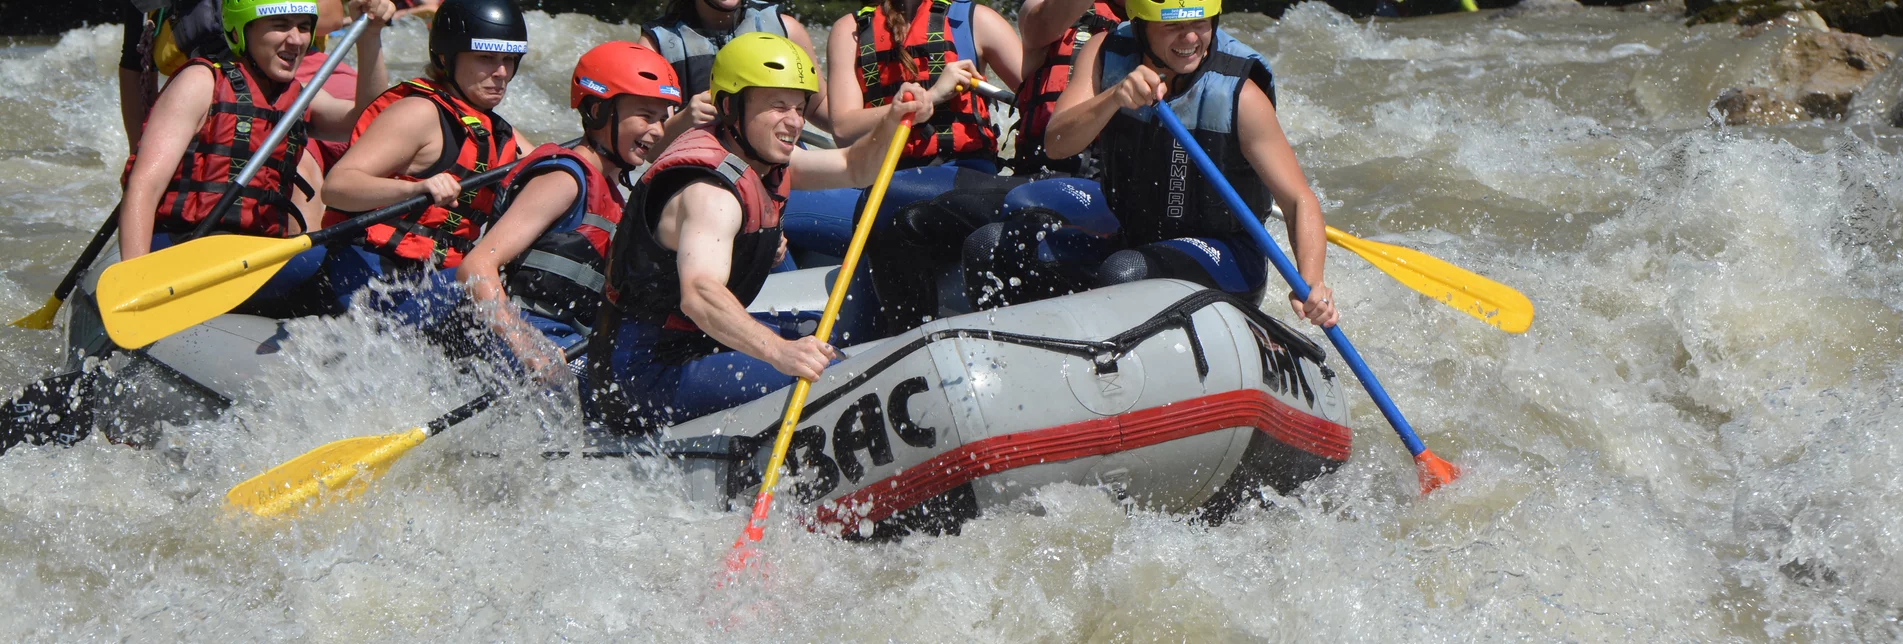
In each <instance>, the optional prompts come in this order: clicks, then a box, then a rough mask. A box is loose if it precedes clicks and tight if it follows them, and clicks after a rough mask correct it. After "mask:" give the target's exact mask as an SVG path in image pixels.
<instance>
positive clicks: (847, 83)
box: [826, 14, 880, 147]
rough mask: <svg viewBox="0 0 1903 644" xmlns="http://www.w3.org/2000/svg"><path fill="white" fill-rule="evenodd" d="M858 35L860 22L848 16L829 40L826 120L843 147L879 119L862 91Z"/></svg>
mask: <svg viewBox="0 0 1903 644" xmlns="http://www.w3.org/2000/svg"><path fill="white" fill-rule="evenodd" d="M858 33H859V23H858V21H856V20H853V17H852V14H847V15H845V16H841V17H840V18H839V20H837V21H834V22H833V29H832V32H831V35H829V36H828V37H827V38H826V89H827V92H826V111H827V114H826V117H827V118H826V120H828V121H830V122H831V123H832V128H833V130H832V132H833V141H835V142H837V143H838V144H839V145H840V147H845V146H846V145H849V144H851V143H852V142H853V141H855V140H857V139H858V138H859V137H862V136H865V135H866V132H868V131H871V130H872V126H873V125H874V124H876V123H878V122H879V116H880V115H879V114H877V113H875V111H874V110H869V109H866V107H865V104H866V96H865V93H864V92H862V91H860V90H859V71H858V69H857V68H858V66H859V40H858Z"/></svg>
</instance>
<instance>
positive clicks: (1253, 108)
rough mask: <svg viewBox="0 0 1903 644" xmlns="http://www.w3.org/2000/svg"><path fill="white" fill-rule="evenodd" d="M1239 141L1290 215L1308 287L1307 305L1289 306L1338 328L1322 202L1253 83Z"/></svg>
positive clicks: (1241, 111)
mask: <svg viewBox="0 0 1903 644" xmlns="http://www.w3.org/2000/svg"><path fill="white" fill-rule="evenodd" d="M1236 113H1237V119H1236V136H1237V137H1238V138H1240V139H1241V140H1242V156H1243V157H1244V158H1247V159H1248V160H1249V165H1250V166H1251V167H1253V168H1255V173H1256V175H1257V176H1259V177H1261V178H1262V182H1263V183H1264V184H1267V185H1268V186H1269V192H1270V194H1273V195H1275V201H1276V204H1277V205H1280V206H1281V207H1282V212H1284V213H1288V214H1287V217H1286V219H1287V223H1288V238H1289V245H1291V246H1293V247H1294V248H1295V267H1296V270H1299V271H1301V273H1302V279H1303V280H1304V281H1306V282H1308V285H1309V288H1310V293H1309V295H1308V300H1307V301H1306V302H1295V301H1291V303H1290V304H1291V306H1293V307H1294V309H1295V313H1296V314H1297V315H1301V316H1302V317H1304V318H1307V319H1308V320H1309V321H1310V322H1313V323H1315V324H1317V325H1320V326H1324V327H1329V326H1334V325H1335V322H1336V320H1338V319H1339V318H1340V315H1339V314H1338V313H1337V312H1336V310H1335V304H1334V300H1333V297H1332V296H1333V292H1332V291H1331V290H1330V289H1329V288H1328V287H1327V286H1326V285H1325V283H1324V282H1323V281H1322V272H1323V269H1324V268H1325V267H1326V264H1327V257H1328V235H1327V232H1326V227H1327V225H1328V224H1327V222H1325V221H1323V219H1322V208H1321V201H1320V200H1318V199H1316V198H1315V191H1314V190H1312V189H1310V188H1309V187H1308V178H1307V177H1304V176H1303V175H1302V166H1301V165H1300V164H1299V163H1298V162H1296V160H1295V150H1294V149H1293V148H1290V147H1289V143H1288V136H1287V135H1286V134H1284V133H1283V132H1282V124H1281V123H1280V122H1278V121H1277V120H1276V116H1275V105H1274V104H1273V103H1270V102H1269V97H1268V95H1267V94H1264V93H1263V92H1262V89H1261V88H1259V87H1256V85H1255V83H1243V84H1242V96H1241V97H1240V98H1239V99H1238V102H1237V110H1236Z"/></svg>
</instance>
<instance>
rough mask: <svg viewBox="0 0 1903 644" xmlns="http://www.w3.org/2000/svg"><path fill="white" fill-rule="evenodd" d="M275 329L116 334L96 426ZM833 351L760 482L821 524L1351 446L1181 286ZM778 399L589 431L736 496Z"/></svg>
mask: <svg viewBox="0 0 1903 644" xmlns="http://www.w3.org/2000/svg"><path fill="white" fill-rule="evenodd" d="M110 260H111V258H110V257H108V258H106V260H105V261H110ZM102 265H103V264H102ZM836 270H837V268H836V267H834V268H817V269H807V270H800V271H793V272H788V273H779V274H775V275H773V276H772V277H771V278H769V280H768V282H767V285H766V287H765V288H764V289H763V295H762V297H760V298H759V299H758V300H756V301H755V302H754V305H753V307H752V308H753V309H754V310H755V311H756V312H773V313H776V314H781V315H806V316H810V315H811V311H812V310H813V309H816V308H820V305H821V304H822V303H823V302H824V299H825V295H826V289H827V288H828V285H829V284H830V283H831V278H832V276H833V275H834V274H835V272H836ZM90 282H91V280H88V283H87V284H86V285H85V286H83V287H82V289H81V291H80V292H79V293H77V294H76V296H75V297H74V298H72V300H71V304H72V311H73V313H72V320H71V322H70V324H69V325H68V326H69V334H68V342H69V347H70V350H71V355H73V356H74V359H75V360H76V361H77V360H81V359H83V358H84V357H85V356H98V355H100V354H101V350H102V349H104V348H105V347H106V346H108V344H107V343H106V340H105V335H104V331H103V329H102V328H101V327H100V325H99V322H98V317H97V313H96V309H95V305H94V304H93V302H92V299H91V296H90V293H91V289H92V284H91V283H90ZM951 294H952V291H951V290H950V288H949V287H948V289H947V295H948V297H946V298H945V299H946V300H947V301H951V302H958V301H962V299H963V298H959V297H949V295H951ZM946 312H947V313H950V312H951V311H946ZM287 338H288V334H287V333H286V331H285V330H284V325H283V323H282V322H280V321H277V320H272V319H269V318H261V317H255V316H248V315H235V314H228V315H223V316H219V317H217V318H214V319H213V320H211V321H209V322H206V323H204V324H201V325H199V326H196V327H193V328H191V329H188V330H186V331H184V332H182V333H179V334H177V335H174V336H172V337H169V338H166V339H164V340H161V341H159V342H156V343H154V344H152V345H151V346H148V347H146V348H144V349H141V350H137V351H130V352H116V353H115V354H114V355H113V357H111V358H110V364H111V365H112V368H110V369H106V370H103V371H102V374H103V375H102V376H101V378H99V384H98V385H97V386H95V387H94V388H93V389H94V391H95V392H96V393H95V395H96V396H98V399H97V401H98V402H97V405H96V406H97V407H99V408H100V409H102V410H110V411H109V412H103V413H99V414H96V418H97V421H96V427H97V428H98V429H100V430H103V431H106V432H108V435H109V436H112V437H114V438H115V439H117V440H125V441H132V442H143V441H142V440H141V439H145V440H149V438H150V436H151V432H153V431H156V429H157V428H158V427H161V426H162V423H164V422H170V423H186V422H191V421H193V420H195V419H201V418H207V417H211V416H215V415H216V414H218V413H220V412H221V411H222V410H223V409H224V408H225V407H227V406H228V405H229V404H230V402H231V401H233V400H236V399H238V398H240V397H242V396H248V395H257V394H258V392H248V391H245V390H244V387H245V384H244V383H246V382H251V381H254V379H253V376H254V375H255V374H257V373H259V372H261V371H263V370H265V369H267V368H269V367H270V364H271V363H272V362H274V361H277V360H281V359H283V358H282V357H281V353H280V351H279V345H280V343H281V342H282V341H284V340H285V339H287ZM846 351H847V353H848V354H849V356H850V357H848V358H847V359H846V360H844V361H842V362H840V363H838V364H835V365H833V366H832V367H830V368H828V369H827V371H826V374H825V377H824V378H822V380H821V382H819V383H817V384H816V385H815V386H814V387H813V390H812V393H811V396H810V398H809V399H808V401H807V403H806V405H805V407H804V409H803V410H802V421H801V423H800V425H799V429H798V431H797V433H796V434H795V435H794V439H793V450H792V453H791V454H790V455H789V457H788V459H787V464H788V470H789V471H788V481H789V483H790V488H791V489H790V490H788V491H783V492H782V497H781V498H782V499H791V502H792V503H793V504H797V505H799V506H803V507H804V509H805V512H804V513H803V516H806V517H808V518H809V519H810V520H811V522H812V524H813V525H814V526H815V527H816V528H818V529H822V530H826V531H829V532H831V533H833V534H839V535H842V536H847V537H887V536H893V535H900V534H905V533H908V532H913V531H927V532H943V531H947V530H955V529H956V527H957V526H958V525H959V524H960V523H961V522H962V521H964V520H966V519H969V518H971V517H973V516H976V515H978V514H979V513H981V512H984V511H986V510H988V509H992V508H999V507H1002V506H1004V505H1006V504H1009V503H1011V502H1012V501H1014V500H1017V499H1020V498H1022V497H1024V496H1025V495H1027V494H1029V493H1031V492H1032V491H1034V490H1036V489H1038V488H1039V487H1041V486H1044V485H1046V484H1051V483H1059V482H1069V483H1075V484H1082V485H1091V486H1102V487H1104V488H1105V489H1107V490H1109V491H1111V492H1112V493H1114V494H1116V495H1117V496H1118V497H1119V498H1121V499H1124V500H1126V501H1127V502H1129V503H1131V504H1133V505H1135V506H1137V507H1142V508H1147V509H1154V510H1158V511H1166V512H1177V513H1196V514H1200V515H1201V516H1202V517H1203V518H1205V519H1209V520H1220V519H1221V518H1223V517H1224V516H1225V515H1227V514H1228V513H1229V512H1231V511H1232V510H1233V509H1235V508H1236V507H1238V506H1239V505H1240V504H1241V503H1243V502H1245V501H1248V500H1250V499H1251V498H1253V497H1254V496H1255V495H1256V494H1257V491H1258V490H1260V489H1262V488H1264V487H1267V488H1272V489H1274V490H1276V491H1277V492H1280V493H1287V492H1289V491H1291V490H1293V489H1294V488H1295V487H1296V486H1299V485H1300V484H1302V483H1304V482H1306V481H1308V480H1311V479H1313V478H1315V477H1317V476H1320V475H1322V474H1324V473H1327V472H1329V471H1331V470H1333V469H1334V468H1336V467H1338V466H1339V465H1340V464H1342V463H1343V462H1345V461H1346V459H1347V458H1348V455H1349V452H1350V445H1351V433H1350V431H1349V429H1348V428H1347V427H1345V426H1344V425H1342V424H1341V423H1343V422H1345V420H1346V417H1347V410H1346V406H1345V404H1344V401H1343V391H1342V388H1341V385H1340V383H1339V379H1338V377H1337V376H1336V374H1335V373H1334V372H1333V371H1332V370H1330V369H1329V368H1328V367H1326V366H1324V365H1323V359H1324V354H1323V352H1322V350H1321V348H1320V347H1318V346H1317V345H1315V344H1314V343H1313V342H1312V341H1310V340H1308V339H1307V338H1305V337H1303V336H1302V335H1301V334H1299V333H1296V332H1295V331H1293V330H1291V329H1289V328H1287V327H1286V326H1284V325H1282V324H1281V323H1280V322H1278V321H1276V320H1275V319H1273V318H1270V317H1269V316H1267V315H1265V314H1263V313H1261V312H1260V311H1259V310H1257V309H1256V308H1255V307H1254V306H1252V305H1250V304H1247V303H1243V302H1238V301H1236V300H1234V299H1233V298H1231V297H1230V296H1227V295H1224V294H1222V293H1220V292H1217V291H1211V290H1206V289H1201V288H1199V287H1197V286H1195V285H1193V284H1190V283H1188V282H1180V281H1167V280H1158V281H1148V282H1139V283H1135V284H1125V285H1120V286H1116V287H1111V288H1105V289H1100V290H1096V291H1091V292H1086V293H1078V294H1074V295H1067V296H1063V297H1059V298H1054V299H1050V300H1044V301H1040V302H1034V303H1029V304H1023V305H1018V306H1013V307H1007V308H1003V309H998V310H993V311H985V312H981V313H974V314H966V315H957V316H953V317H947V318H943V319H939V320H936V321H933V322H931V323H928V324H926V325H924V326H923V327H921V328H918V329H915V330H913V331H911V332H908V333H905V334H902V335H899V336H896V337H892V338H886V339H883V340H878V341H876V342H871V343H865V344H861V345H859V346H855V347H851V348H849V349H847V350H846ZM785 401H786V395H785V394H784V393H775V394H770V395H768V396H766V397H764V398H761V399H759V400H756V401H753V402H751V403H747V404H743V405H740V406H738V407H735V408H732V409H729V410H726V411H723V412H719V413H715V414H711V415H709V416H706V417H703V418H699V419H696V420H692V421H689V422H686V423H682V424H680V425H677V426H675V427H672V428H670V429H668V430H667V431H665V432H664V433H663V435H662V436H661V437H659V439H658V440H659V442H660V444H659V445H658V447H659V449H658V450H655V449H654V447H655V446H654V445H653V444H652V443H648V444H646V445H643V446H641V448H640V449H635V450H628V449H626V446H625V445H621V444H618V443H614V442H613V441H606V442H604V443H603V444H602V445H598V448H597V452H596V455H603V456H607V455H614V454H616V453H618V451H619V453H625V452H629V451H635V452H649V453H651V452H653V451H659V452H661V453H664V454H666V455H668V456H670V457H672V458H674V459H676V460H677V461H678V462H679V463H680V464H681V466H682V467H683V468H684V470H685V471H686V473H687V477H688V480H689V486H688V490H687V492H688V495H689V496H690V497H692V498H694V499H696V500H698V501H702V502H705V503H709V504H712V505H714V506H716V507H722V508H732V507H735V506H744V505H745V504H746V503H747V502H748V501H749V500H750V499H751V498H752V497H753V495H754V494H755V493H756V492H757V487H758V485H759V481H760V475H761V470H762V468H764V467H765V463H766V461H767V459H768V456H769V452H770V451H771V443H772V439H773V436H774V432H776V431H777V429H778V426H779V420H780V418H781V415H782V414H783V412H784V405H785Z"/></svg>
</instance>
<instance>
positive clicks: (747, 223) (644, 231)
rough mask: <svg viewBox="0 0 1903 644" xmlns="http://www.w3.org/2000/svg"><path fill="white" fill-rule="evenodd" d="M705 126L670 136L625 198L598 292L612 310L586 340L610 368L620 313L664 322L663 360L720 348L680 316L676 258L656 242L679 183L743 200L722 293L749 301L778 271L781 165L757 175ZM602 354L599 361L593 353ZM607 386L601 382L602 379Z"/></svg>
mask: <svg viewBox="0 0 1903 644" xmlns="http://www.w3.org/2000/svg"><path fill="white" fill-rule="evenodd" d="M717 126H718V125H717V124H714V123H709V124H706V125H702V126H700V127H697V128H694V129H692V130H689V131H687V133H685V134H682V135H681V136H680V137H679V138H676V139H674V143H673V144H672V145H669V146H668V147H667V151H665V152H662V153H661V156H660V158H658V159H655V160H654V163H653V165H650V166H648V170H647V172H646V173H644V174H642V175H641V180H640V181H637V182H636V183H635V185H634V193H633V194H632V195H630V196H629V197H628V208H627V215H626V216H625V217H624V218H623V221H624V222H625V223H626V224H627V225H624V226H621V228H620V232H618V233H616V234H615V236H614V246H613V248H612V252H611V254H610V255H609V260H608V285H607V287H606V288H605V289H603V295H604V296H606V298H607V300H608V302H609V303H610V304H613V306H609V307H604V308H603V309H602V315H601V318H600V321H601V324H600V325H599V327H598V328H597V329H595V334H594V340H593V341H591V344H590V347H592V348H591V357H590V358H589V360H590V361H591V362H595V363H596V364H600V365H607V364H610V361H609V359H608V355H609V352H612V350H613V348H614V336H615V328H616V327H618V326H619V325H620V321H621V318H622V316H627V317H631V318H633V319H636V320H641V321H645V322H651V323H656V324H661V325H662V326H663V328H664V329H665V330H667V331H669V332H670V333H671V334H672V337H669V338H668V339H666V340H664V341H663V342H662V345H666V347H665V348H661V347H657V351H659V352H660V354H661V356H660V358H661V359H662V360H667V361H672V362H686V361H688V360H691V359H693V358H696V357H699V356H702V355H707V354H710V353H713V352H715V351H718V350H719V349H720V345H719V343H717V342H715V341H714V340H713V338H711V337H708V336H707V334H706V333H703V332H701V330H700V328H699V327H697V326H695V325H694V323H693V321H692V320H690V319H688V317H687V315H686V314H685V313H682V312H681V276H680V264H679V257H678V255H677V254H676V253H675V252H674V251H673V250H670V249H668V248H667V247H666V246H663V245H661V241H660V240H659V239H658V238H656V237H655V234H654V233H655V230H656V228H657V227H658V226H659V225H660V221H661V209H662V207H664V206H666V205H667V200H668V199H670V198H672V197H673V196H674V194H675V193H676V192H679V191H680V189H681V187H682V186H685V185H687V184H688V183H689V182H691V181H693V180H695V179H712V180H713V181H714V182H715V183H717V184H719V185H720V186H722V187H724V188H726V189H727V190H728V191H730V192H732V193H733V194H734V196H735V197H737V198H739V200H740V210H741V213H742V218H741V222H740V230H739V232H738V233H737V234H736V235H734V240H733V264H732V266H733V268H732V270H731V271H730V272H729V273H728V276H727V290H728V291H731V292H733V295H734V298H735V299H738V300H740V304H741V305H742V306H744V305H747V304H750V303H752V302H753V298H754V297H755V296H757V295H759V294H760V287H761V286H762V285H764V284H765V283H766V277H767V274H768V273H771V272H772V271H773V267H774V266H775V262H774V261H773V260H774V257H775V256H776V255H778V254H779V250H780V209H781V208H782V207H784V205H785V203H786V196H787V192H788V186H787V183H786V180H785V179H786V168H785V166H781V167H779V168H775V169H774V170H773V171H772V172H769V173H767V175H766V176H765V177H761V176H760V175H759V174H758V173H756V172H754V171H753V167H752V166H750V165H748V164H747V162H746V160H745V159H742V158H740V156H739V155H737V154H734V153H732V152H730V151H728V150H727V148H726V146H724V145H722V144H721V142H720V137H719V136H717V135H716V134H715V133H714V132H715V129H714V128H716V127H717ZM595 351H600V352H603V353H601V355H599V356H595V355H592V353H593V352H595ZM604 382H605V381H604Z"/></svg>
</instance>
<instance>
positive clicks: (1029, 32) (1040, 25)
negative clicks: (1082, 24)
mask: <svg viewBox="0 0 1903 644" xmlns="http://www.w3.org/2000/svg"><path fill="white" fill-rule="evenodd" d="M1094 2H1095V0H1024V6H1022V7H1018V29H1019V34H1018V35H1019V36H1021V37H1022V38H1023V39H1024V52H1025V57H1026V58H1029V57H1030V52H1034V51H1042V50H1043V49H1044V48H1045V47H1049V46H1051V43H1054V42H1057V39H1058V38H1062V37H1064V32H1066V31H1070V28H1071V26H1072V25H1075V24H1077V18H1078V16H1082V15H1084V12H1086V11H1089V10H1090V6H1091V4H1092V3H1094Z"/></svg>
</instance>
